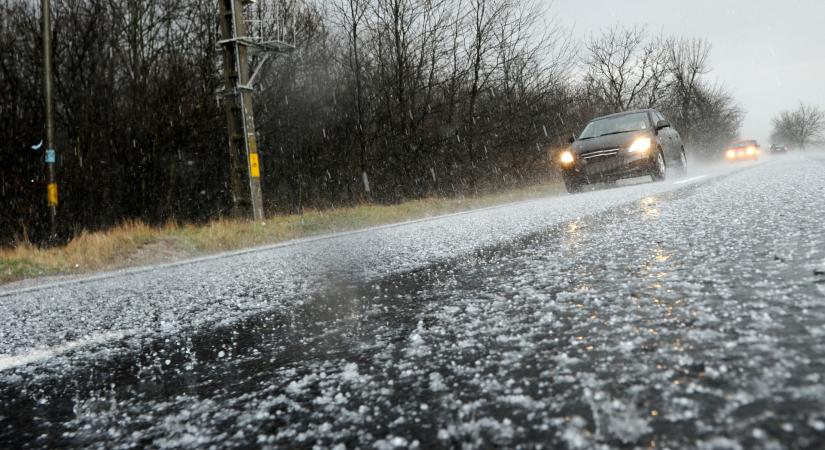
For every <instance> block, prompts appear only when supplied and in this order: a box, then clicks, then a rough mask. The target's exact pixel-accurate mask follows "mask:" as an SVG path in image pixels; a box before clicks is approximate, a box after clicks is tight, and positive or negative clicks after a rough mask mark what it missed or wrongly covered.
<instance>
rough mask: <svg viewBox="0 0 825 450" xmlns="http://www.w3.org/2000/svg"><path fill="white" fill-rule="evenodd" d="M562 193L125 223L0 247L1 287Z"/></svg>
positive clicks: (545, 189) (549, 188)
mask: <svg viewBox="0 0 825 450" xmlns="http://www.w3.org/2000/svg"><path fill="white" fill-rule="evenodd" d="M562 190H563V187H562V186H561V185H556V184H552V185H545V186H534V187H529V188H523V189H517V190H513V191H509V192H506V193H500V194H492V195H484V196H478V197H465V198H427V199H423V200H414V201H409V202H405V203H401V204H398V205H390V206H383V205H369V204H367V205H361V206H356V207H351V208H340V209H333V210H323V211H314V210H313V211H306V212H305V213H304V214H303V215H283V216H272V217H269V218H268V219H267V220H266V222H265V223H254V222H247V221H236V220H217V221H214V222H211V223H209V224H206V225H179V224H167V225H165V226H163V227H152V226H148V225H146V224H143V223H139V222H129V223H124V224H122V225H120V226H117V227H114V228H112V229H109V230H106V231H101V232H94V233H82V234H80V235H78V236H76V237H75V238H74V239H72V240H71V242H69V243H68V244H67V245H65V246H63V247H57V248H47V249H43V248H38V247H36V246H33V245H31V244H29V243H26V242H23V243H20V244H18V245H17V246H15V247H14V248H6V249H0V284H2V283H8V282H11V281H17V280H22V279H27V278H37V277H43V276H50V275H70V274H81V273H90V272H97V271H105V270H113V269H120V268H125V267H135V266H141V265H146V264H155V263H161V262H170V261H176V260H181V259H186V258H192V257H196V256H202V255H208V254H210V253H217V252H222V251H229V250H238V249H243V248H249V247H255V246H260V245H266V244H274V243H278V242H284V241H289V240H292V239H298V238H302V237H309V236H317V235H321V234H327V233H334V232H341V231H348V230H356V229H359V228H365V227H370V226H376V225H384V224H391V223H398V222H403V221H406V220H413V219H420V218H425V217H430V216H436V215H441V214H449V213H454V212H461V211H466V210H470V209H476V208H482V207H486V206H493V205H499V204H504V203H509V202H514V201H520V200H527V199H531V198H538V197H543V196H547V195H554V194H557V193H559V192H561V191H562Z"/></svg>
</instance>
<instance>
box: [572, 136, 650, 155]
mask: <svg viewBox="0 0 825 450" xmlns="http://www.w3.org/2000/svg"><path fill="white" fill-rule="evenodd" d="M642 136H647V137H650V133H645V132H644V131H631V132H628V133H621V134H611V135H609V136H600V137H597V138H593V139H587V140H584V141H576V142H574V143H573V151H575V152H576V153H578V154H582V153H589V152H592V151H596V150H610V149H614V148H623V147H630V146H631V145H632V144H633V141H635V140H636V139H638V138H640V137H642Z"/></svg>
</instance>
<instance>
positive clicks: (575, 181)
mask: <svg viewBox="0 0 825 450" xmlns="http://www.w3.org/2000/svg"><path fill="white" fill-rule="evenodd" d="M585 184H587V182H585V181H584V180H582V179H581V178H578V177H564V187H565V188H566V189H567V192H568V193H570V194H578V193H579V192H581V191H582V188H583V187H584V185H585Z"/></svg>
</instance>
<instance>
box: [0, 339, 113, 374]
mask: <svg viewBox="0 0 825 450" xmlns="http://www.w3.org/2000/svg"><path fill="white" fill-rule="evenodd" d="M128 335H129V333H127V332H121V331H110V332H108V333H100V334H95V335H93V336H90V337H88V338H86V339H80V340H77V341H72V342H67V343H65V344H63V345H58V346H55V347H49V348H39V349H35V350H32V351H29V352H28V353H25V354H22V355H15V356H4V355H0V372H3V371H6V370H9V369H14V368H17V367H22V366H27V365H29V364H31V363H35V362H41V361H45V360H47V359H52V358H54V357H55V356H60V355H63V354H66V353H68V352H70V351H72V350H76V349H78V348H81V347H88V346H91V345H95V344H105V343H106V342H109V341H113V340H120V339H123V338H124V337H126V336H128Z"/></svg>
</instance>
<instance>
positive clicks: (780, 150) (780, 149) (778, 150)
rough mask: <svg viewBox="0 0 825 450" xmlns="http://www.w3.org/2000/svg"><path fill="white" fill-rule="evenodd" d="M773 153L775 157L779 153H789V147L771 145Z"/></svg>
mask: <svg viewBox="0 0 825 450" xmlns="http://www.w3.org/2000/svg"><path fill="white" fill-rule="evenodd" d="M771 153H772V154H774V155H775V154H778V153H788V147H785V146H784V145H781V144H773V145H771Z"/></svg>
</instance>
